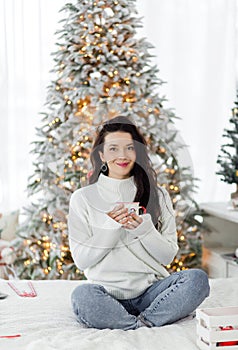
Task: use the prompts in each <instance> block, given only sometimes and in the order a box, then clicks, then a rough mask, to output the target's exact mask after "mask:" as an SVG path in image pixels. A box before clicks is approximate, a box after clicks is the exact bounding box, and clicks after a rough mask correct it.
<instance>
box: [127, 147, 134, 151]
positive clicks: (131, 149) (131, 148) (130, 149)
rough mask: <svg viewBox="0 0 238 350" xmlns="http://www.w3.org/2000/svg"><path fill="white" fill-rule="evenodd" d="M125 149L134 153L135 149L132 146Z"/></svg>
mask: <svg viewBox="0 0 238 350" xmlns="http://www.w3.org/2000/svg"><path fill="white" fill-rule="evenodd" d="M127 149H128V151H134V149H135V147H134V146H129V147H128V148H127Z"/></svg>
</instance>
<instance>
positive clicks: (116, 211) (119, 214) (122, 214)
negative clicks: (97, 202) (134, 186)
mask: <svg viewBox="0 0 238 350" xmlns="http://www.w3.org/2000/svg"><path fill="white" fill-rule="evenodd" d="M107 215H109V216H110V218H112V219H113V220H115V221H116V222H119V223H120V224H122V223H124V222H125V221H126V219H127V217H128V209H127V208H125V206H124V204H118V205H117V206H115V208H113V209H112V211H110V212H109V213H107Z"/></svg>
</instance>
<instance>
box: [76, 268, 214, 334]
mask: <svg viewBox="0 0 238 350" xmlns="http://www.w3.org/2000/svg"><path fill="white" fill-rule="evenodd" d="M209 290H210V288H209V284H208V277H207V274H206V273H205V272H204V271H202V270H199V269H190V270H185V271H181V272H176V273H173V274H171V275H170V276H169V277H166V278H164V279H162V280H158V281H156V282H155V283H154V284H152V285H151V286H150V287H149V288H147V289H146V290H145V291H144V292H143V293H142V294H141V295H139V296H138V297H136V298H133V299H126V300H119V299H115V298H114V297H113V296H111V295H110V294H109V293H108V292H107V291H106V290H105V288H104V287H102V286H100V285H98V284H91V283H85V284H82V285H80V286H78V287H76V288H75V290H74V291H73V293H72V305H73V310H74V313H75V314H76V317H77V320H78V321H79V323H83V324H84V325H86V326H87V327H91V328H98V329H104V328H110V329H123V330H128V329H137V328H139V327H142V326H147V327H160V326H163V325H166V324H170V323H173V322H175V321H177V320H179V319H181V318H184V317H186V316H188V315H189V314H190V313H191V312H193V311H194V310H195V309H196V308H197V307H198V305H200V304H201V303H202V301H203V300H204V299H205V298H206V297H207V296H208V295H209Z"/></svg>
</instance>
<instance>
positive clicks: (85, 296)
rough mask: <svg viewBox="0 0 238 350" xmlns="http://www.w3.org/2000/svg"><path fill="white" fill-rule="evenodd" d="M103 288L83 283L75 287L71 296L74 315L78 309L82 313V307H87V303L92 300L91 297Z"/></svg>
mask: <svg viewBox="0 0 238 350" xmlns="http://www.w3.org/2000/svg"><path fill="white" fill-rule="evenodd" d="M102 290H104V288H103V287H102V286H100V285H98V284H91V283H85V284H81V285H80V286H78V287H76V288H75V289H74V290H73V292H72V294H71V302H72V306H73V310H74V313H75V314H76V315H78V314H79V307H80V310H81V311H82V310H83V309H84V306H85V307H87V305H88V302H89V301H90V300H92V299H93V295H95V293H97V292H98V291H101V292H102Z"/></svg>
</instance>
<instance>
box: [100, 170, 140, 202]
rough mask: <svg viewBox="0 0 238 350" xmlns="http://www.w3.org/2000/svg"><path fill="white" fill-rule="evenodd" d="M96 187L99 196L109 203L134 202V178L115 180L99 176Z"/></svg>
mask: <svg viewBox="0 0 238 350" xmlns="http://www.w3.org/2000/svg"><path fill="white" fill-rule="evenodd" d="M97 187H98V191H99V193H100V195H101V196H102V197H103V198H104V199H105V200H106V201H108V202H111V203H115V202H119V201H123V202H131V201H133V200H134V197H135V194H136V186H135V183H134V176H131V177H129V178H126V179H115V178H112V177H108V176H106V175H103V174H100V176H99V178H98V181H97Z"/></svg>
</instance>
